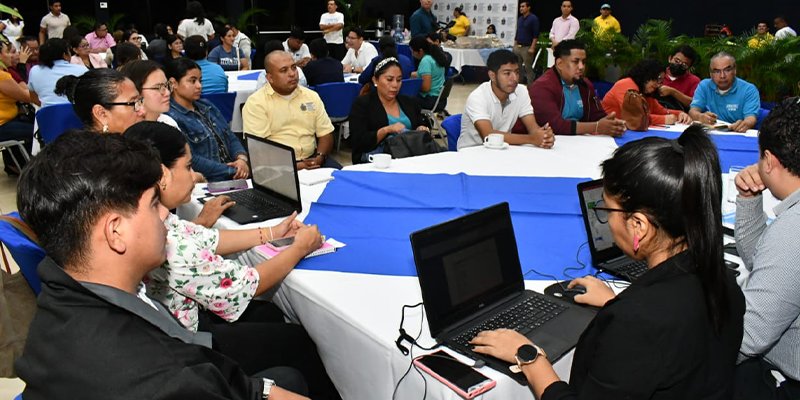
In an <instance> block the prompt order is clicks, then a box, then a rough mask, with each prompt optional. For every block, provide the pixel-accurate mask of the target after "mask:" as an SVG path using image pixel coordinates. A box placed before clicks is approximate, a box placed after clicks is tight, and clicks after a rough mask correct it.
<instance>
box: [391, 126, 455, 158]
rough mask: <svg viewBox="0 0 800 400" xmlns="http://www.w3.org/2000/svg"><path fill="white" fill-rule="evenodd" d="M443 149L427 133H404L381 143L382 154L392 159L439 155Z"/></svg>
mask: <svg viewBox="0 0 800 400" xmlns="http://www.w3.org/2000/svg"><path fill="white" fill-rule="evenodd" d="M443 151H445V149H444V148H442V147H441V146H439V145H438V144H436V142H434V141H433V137H431V134H430V132H427V131H406V132H403V133H401V134H399V135H392V136H390V137H387V138H386V140H384V141H383V152H384V153H387V154H391V155H392V158H406V157H414V156H422V155H425V154H432V153H440V152H443Z"/></svg>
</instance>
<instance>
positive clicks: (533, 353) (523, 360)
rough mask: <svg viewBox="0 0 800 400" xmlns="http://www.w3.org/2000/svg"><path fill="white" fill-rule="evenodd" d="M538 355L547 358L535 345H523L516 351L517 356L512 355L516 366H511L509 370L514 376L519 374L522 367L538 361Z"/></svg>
mask: <svg viewBox="0 0 800 400" xmlns="http://www.w3.org/2000/svg"><path fill="white" fill-rule="evenodd" d="M540 355H541V356H543V357H544V358H547V354H545V352H544V350H542V348H541V347H539V346H537V345H535V344H524V345H522V346H520V347H519V348H518V349H517V354H516V355H514V359H516V360H517V365H512V366H510V367H509V369H510V370H511V372H513V373H515V374H516V373H520V372H522V367H523V366H525V365H529V364H533V363H534V362H536V360H538V359H539V356H540Z"/></svg>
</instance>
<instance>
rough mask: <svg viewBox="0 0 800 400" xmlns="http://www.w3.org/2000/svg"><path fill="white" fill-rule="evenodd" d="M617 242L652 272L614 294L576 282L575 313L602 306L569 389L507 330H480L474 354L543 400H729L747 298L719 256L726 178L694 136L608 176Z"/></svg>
mask: <svg viewBox="0 0 800 400" xmlns="http://www.w3.org/2000/svg"><path fill="white" fill-rule="evenodd" d="M602 168H603V175H604V193H603V199H604V200H605V204H606V207H604V208H602V209H600V208H596V209H595V212H597V213H607V214H608V216H607V217H608V223H609V225H610V228H611V232H612V234H613V237H614V241H615V243H616V244H617V246H619V247H620V248H621V249H622V251H623V252H625V253H626V254H627V255H628V256H630V257H633V258H635V259H638V260H645V261H646V262H647V265H648V269H649V270H648V272H647V273H645V274H644V275H643V276H642V277H641V278H639V279H637V280H636V281H634V282H633V283H632V284H631V285H630V286H629V287H628V288H627V289H626V290H624V291H623V292H621V293H620V294H618V295H616V296H615V295H614V292H613V291H612V290H611V289H610V288H609V287H607V286H606V285H605V284H604V283H603V282H602V281H600V280H598V279H596V278H593V277H584V278H578V279H574V280H573V281H572V282H571V283H570V287H574V286H576V285H581V286H583V287H585V289H586V293H585V294H582V295H577V296H575V301H576V302H578V303H585V304H590V305H593V306H597V307H602V308H601V309H600V311H599V312H598V313H597V315H596V317H595V319H594V321H592V323H591V324H590V325H589V326H588V327H587V328H586V330H585V331H584V333H583V335H582V336H581V339H580V341H579V342H578V344H577V346H576V348H575V356H574V359H573V363H572V371H571V375H570V383H569V384H567V383H566V382H562V381H560V379H559V377H558V376H557V375H556V373H555V371H554V370H553V368H552V365H551V364H550V362H549V361H548V360H547V355H546V354H543V352H542V351H541V350H540V349H539V348H538V347H536V346H535V344H533V343H531V342H530V341H528V339H526V338H525V337H523V336H521V335H520V334H518V333H517V332H515V331H512V330H497V331H486V332H481V333H480V334H478V335H477V336H476V337H475V338H474V339H473V340H472V342H471V343H472V344H473V345H474V346H475V348H474V350H475V351H476V352H479V353H484V354H489V355H492V356H494V357H497V358H500V359H502V360H505V361H507V362H509V363H512V364H517V367H519V368H520V369H521V371H522V373H524V374H525V377H526V378H527V380H528V383H529V384H530V386H531V388H532V389H533V392H534V395H535V396H536V397H537V398H538V399H567V398H581V399H594V398H598V399H599V398H604V399H605V398H620V399H621V398H631V399H699V398H703V399H724V398H730V395H731V382H732V376H733V368H734V366H735V363H736V357H737V354H738V350H739V345H740V343H741V340H742V316H743V314H744V298H743V296H742V293H741V290H740V289H739V287H738V286H737V285H736V282H735V280H734V278H733V277H732V276H729V275H727V274H726V268H725V266H724V263H723V257H722V226H721V224H722V217H721V211H720V204H721V186H722V184H721V181H720V179H721V175H720V167H719V159H718V156H717V152H716V148H715V147H714V145H713V143H712V142H711V140H710V139H709V138H708V136H707V135H706V134H705V132H704V131H703V130H702V128H700V127H695V126H692V127H689V128H688V129H687V130H686V131H685V132H684V133H683V134H682V135H681V137H680V138H678V139H677V140H667V139H663V138H646V139H643V140H639V141H635V142H631V143H628V144H626V145H624V146H622V147H621V148H619V149H618V150H617V151H616V152H615V153H614V156H613V157H612V158H611V159H609V160H606V161H605V162H604V163H603V165H602Z"/></svg>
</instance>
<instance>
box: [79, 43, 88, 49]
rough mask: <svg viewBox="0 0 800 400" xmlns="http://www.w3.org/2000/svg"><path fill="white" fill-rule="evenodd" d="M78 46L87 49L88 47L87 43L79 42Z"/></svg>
mask: <svg viewBox="0 0 800 400" xmlns="http://www.w3.org/2000/svg"><path fill="white" fill-rule="evenodd" d="M78 48H81V49H88V48H89V43H81V44H80V46H78Z"/></svg>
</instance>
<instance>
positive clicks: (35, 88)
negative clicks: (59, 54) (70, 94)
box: [28, 60, 89, 107]
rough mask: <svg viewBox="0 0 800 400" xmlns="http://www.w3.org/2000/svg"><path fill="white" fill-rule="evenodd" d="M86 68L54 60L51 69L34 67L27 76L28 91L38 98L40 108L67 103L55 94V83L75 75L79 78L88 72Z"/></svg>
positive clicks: (63, 98)
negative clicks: (34, 93)
mask: <svg viewBox="0 0 800 400" xmlns="http://www.w3.org/2000/svg"><path fill="white" fill-rule="evenodd" d="M88 70H89V69H87V68H86V67H84V66H83V65H78V64H70V63H69V62H67V61H64V60H56V61H55V62H54V63H53V68H49V67H46V66H44V65H34V66H33V68H31V72H30V73H29V74H28V89H30V90H31V91H32V92H36V95H37V96H39V101H41V102H42V107H47V106H51V105H53V104H64V103H69V100H67V98H66V97H65V96H58V95H56V94H55V89H56V82H58V80H59V79H61V77H62V76H66V75H75V76H81V75H83V74H85V73H86V71H88Z"/></svg>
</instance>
